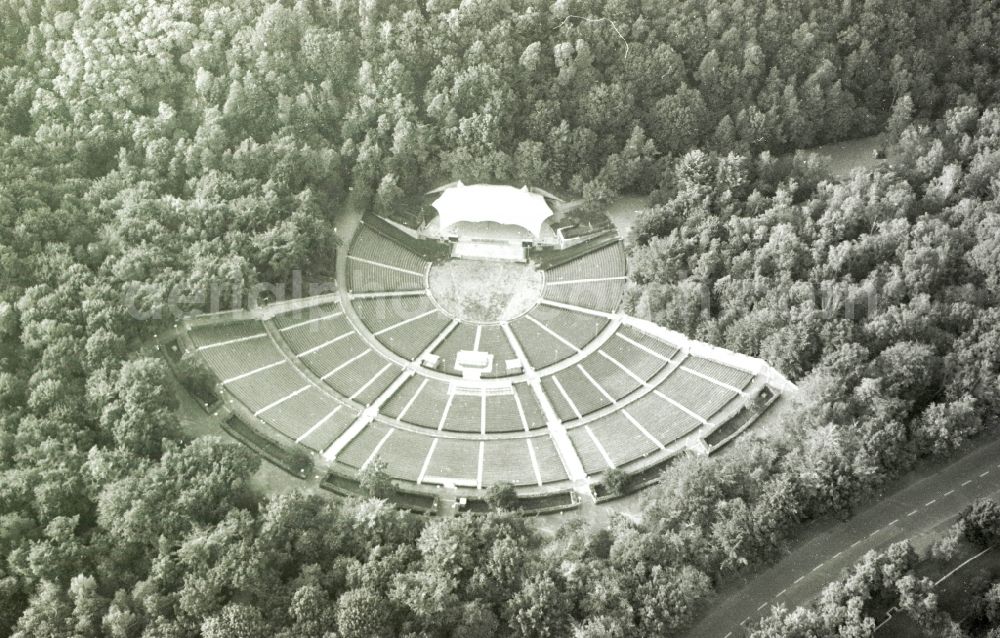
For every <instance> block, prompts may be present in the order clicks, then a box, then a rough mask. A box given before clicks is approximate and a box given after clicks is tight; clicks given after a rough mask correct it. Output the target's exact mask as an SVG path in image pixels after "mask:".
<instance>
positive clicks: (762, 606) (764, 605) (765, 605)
mask: <svg viewBox="0 0 1000 638" xmlns="http://www.w3.org/2000/svg"><path fill="white" fill-rule="evenodd" d="M765 607H767V603H761V604H760V607H758V608H757V611H760V610H761V609H763V608H765Z"/></svg>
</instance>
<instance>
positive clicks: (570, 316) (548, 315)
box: [528, 305, 608, 348]
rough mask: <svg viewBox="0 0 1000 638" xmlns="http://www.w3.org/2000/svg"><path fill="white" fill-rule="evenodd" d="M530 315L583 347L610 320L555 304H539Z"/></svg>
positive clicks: (574, 343) (567, 339)
mask: <svg viewBox="0 0 1000 638" xmlns="http://www.w3.org/2000/svg"><path fill="white" fill-rule="evenodd" d="M528 315H529V316H531V317H534V318H535V320H537V321H538V322H540V323H543V324H545V326H546V327H548V328H549V330H551V331H552V332H554V333H556V334H557V335H559V336H560V337H562V338H563V339H565V340H566V341H568V342H570V343H572V344H573V345H574V346H576V347H577V348H583V347H584V346H585V345H587V344H588V343H590V342H591V341H593V340H594V337H596V336H597V335H598V334H600V332H601V330H604V327H605V326H606V325H608V320H607V319H605V318H603V317H595V316H594V315H588V314H584V313H582V312H576V311H573V310H565V309H563V308H556V307H555V306H544V305H543V306H538V307H537V308H535V309H534V310H532V311H531V312H530V313H528Z"/></svg>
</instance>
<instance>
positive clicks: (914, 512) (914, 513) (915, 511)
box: [907, 510, 920, 516]
mask: <svg viewBox="0 0 1000 638" xmlns="http://www.w3.org/2000/svg"><path fill="white" fill-rule="evenodd" d="M918 511H920V510H913V511H912V512H910V513H909V514H907V516H915V515H916V513H917V512H918Z"/></svg>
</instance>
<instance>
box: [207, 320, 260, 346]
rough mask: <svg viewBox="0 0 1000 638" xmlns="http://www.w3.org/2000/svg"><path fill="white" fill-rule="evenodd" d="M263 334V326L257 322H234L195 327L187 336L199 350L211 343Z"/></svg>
mask: <svg viewBox="0 0 1000 638" xmlns="http://www.w3.org/2000/svg"><path fill="white" fill-rule="evenodd" d="M263 332H264V326H262V325H260V322H258V321H235V322H229V323H216V324H211V325H207V326H196V327H194V328H191V330H190V331H189V334H190V335H191V340H192V341H194V345H196V346H198V347H199V348H200V347H202V346H208V345H211V344H213V343H221V342H223V341H231V340H233V339H242V338H244V337H252V336H253V335H256V334H261V333H263Z"/></svg>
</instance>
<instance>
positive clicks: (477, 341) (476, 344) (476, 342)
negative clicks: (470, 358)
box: [472, 325, 483, 352]
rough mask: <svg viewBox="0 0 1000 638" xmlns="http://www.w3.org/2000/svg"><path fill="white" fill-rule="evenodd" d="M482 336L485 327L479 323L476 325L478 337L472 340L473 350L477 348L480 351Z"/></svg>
mask: <svg viewBox="0 0 1000 638" xmlns="http://www.w3.org/2000/svg"><path fill="white" fill-rule="evenodd" d="M482 338H483V327H482V326H478V325H477V326H476V338H475V339H474V340H473V342H472V349H473V350H475V351H477V352H478V351H479V344H480V343H481V341H482Z"/></svg>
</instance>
